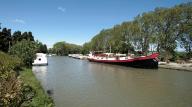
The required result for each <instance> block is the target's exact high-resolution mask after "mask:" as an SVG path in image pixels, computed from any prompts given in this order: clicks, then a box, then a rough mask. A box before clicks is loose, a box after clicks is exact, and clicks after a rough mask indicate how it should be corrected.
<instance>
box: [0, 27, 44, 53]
mask: <svg viewBox="0 0 192 107" xmlns="http://www.w3.org/2000/svg"><path fill="white" fill-rule="evenodd" d="M23 40H26V41H31V42H36V44H37V45H38V47H39V48H38V51H37V52H42V53H47V46H46V45H45V44H42V43H41V42H39V41H35V40H34V36H33V34H32V32H23V33H22V32H21V31H15V32H14V33H13V34H12V33H11V29H7V28H3V29H2V30H1V31H0V51H3V52H8V51H9V49H10V48H11V47H12V46H14V45H15V44H17V43H19V42H21V41H23Z"/></svg>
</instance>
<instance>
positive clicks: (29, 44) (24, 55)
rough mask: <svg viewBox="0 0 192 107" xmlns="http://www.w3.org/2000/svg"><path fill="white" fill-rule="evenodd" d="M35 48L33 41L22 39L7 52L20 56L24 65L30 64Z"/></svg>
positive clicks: (33, 57)
mask: <svg viewBox="0 0 192 107" xmlns="http://www.w3.org/2000/svg"><path fill="white" fill-rule="evenodd" d="M37 49H38V46H37V44H36V43H35V42H34V41H29V40H22V41H20V42H17V43H16V44H15V45H13V46H12V47H11V49H10V52H9V53H10V54H11V55H15V56H17V57H19V58H21V60H22V62H23V63H24V64H25V65H26V66H31V65H32V62H33V60H34V59H35V54H36V52H37Z"/></svg>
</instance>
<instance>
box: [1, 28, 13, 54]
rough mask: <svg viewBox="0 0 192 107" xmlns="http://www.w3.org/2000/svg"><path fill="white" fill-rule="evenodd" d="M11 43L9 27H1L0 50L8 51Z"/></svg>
mask: <svg viewBox="0 0 192 107" xmlns="http://www.w3.org/2000/svg"><path fill="white" fill-rule="evenodd" d="M10 45H11V29H7V28H3V29H2V31H0V50H1V51H4V52H8V50H9V47H10Z"/></svg>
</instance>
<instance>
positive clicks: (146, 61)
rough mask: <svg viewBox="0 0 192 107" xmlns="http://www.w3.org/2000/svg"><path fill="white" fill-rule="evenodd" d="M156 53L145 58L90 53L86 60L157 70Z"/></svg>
mask: <svg viewBox="0 0 192 107" xmlns="http://www.w3.org/2000/svg"><path fill="white" fill-rule="evenodd" d="M158 55H159V54H158V53H153V54H151V55H147V56H134V55H133V54H132V55H129V56H125V54H114V53H101V54H95V53H90V55H89V57H88V60H89V61H91V62H99V63H108V64H117V65H124V66H131V67H139V68H158V58H157V57H158Z"/></svg>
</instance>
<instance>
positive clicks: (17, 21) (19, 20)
mask: <svg viewBox="0 0 192 107" xmlns="http://www.w3.org/2000/svg"><path fill="white" fill-rule="evenodd" d="M12 22H14V23H20V24H25V21H24V20H22V19H14V20H12Z"/></svg>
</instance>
